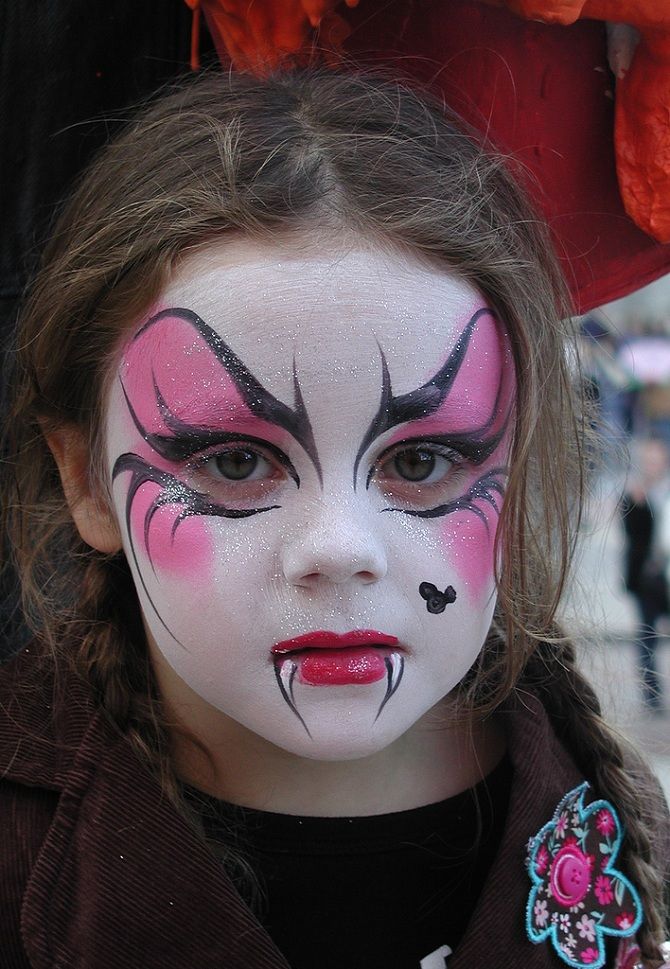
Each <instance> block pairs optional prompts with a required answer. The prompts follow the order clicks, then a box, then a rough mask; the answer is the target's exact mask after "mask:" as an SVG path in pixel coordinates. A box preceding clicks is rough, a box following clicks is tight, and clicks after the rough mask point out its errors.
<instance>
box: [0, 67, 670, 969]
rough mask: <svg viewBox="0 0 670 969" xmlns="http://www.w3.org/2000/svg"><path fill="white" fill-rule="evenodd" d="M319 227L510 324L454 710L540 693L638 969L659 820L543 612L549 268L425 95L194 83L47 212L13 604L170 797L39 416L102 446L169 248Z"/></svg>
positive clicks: (151, 698)
mask: <svg viewBox="0 0 670 969" xmlns="http://www.w3.org/2000/svg"><path fill="white" fill-rule="evenodd" d="M320 227H323V228H324V229H325V230H327V231H331V230H335V231H338V230H339V231H342V230H344V231H353V232H359V233H362V234H364V235H365V236H367V237H368V238H372V239H376V240H379V241H382V242H385V243H387V244H388V243H390V244H392V245H394V246H396V247H401V248H403V249H406V250H409V251H411V252H414V253H419V254H421V255H422V256H424V257H427V258H429V259H431V260H434V261H438V262H440V263H442V264H444V265H446V266H448V267H449V268H451V269H452V270H455V271H456V272H457V273H458V274H459V275H460V276H461V277H462V278H464V279H466V280H469V281H471V282H472V283H473V284H474V285H475V286H477V287H478V288H479V290H481V291H482V292H483V293H484V294H485V295H486V297H487V298H488V300H489V301H490V303H491V304H492V306H493V307H494V308H495V309H496V310H497V312H498V313H499V315H500V317H501V319H502V320H503V321H504V323H505V324H506V326H507V329H508V332H509V335H510V340H511V345H512V348H513V354H514V358H515V364H516V370H517V378H518V407H517V417H516V427H515V433H514V441H513V456H512V461H511V471H510V477H509V482H508V486H507V491H506V497H505V502H504V507H503V512H502V517H501V524H500V528H499V532H498V542H499V552H500V556H499V561H500V567H499V575H498V590H499V599H498V607H497V613H496V620H495V622H494V626H493V629H492V632H491V635H490V636H489V639H488V641H487V643H486V645H485V647H484V649H483V650H482V653H481V656H480V659H479V661H478V663H477V664H476V667H475V669H474V670H473V672H472V675H470V676H469V677H468V678H466V681H465V682H464V683H463V684H462V685H461V688H460V699H461V703H462V708H463V709H464V710H466V711H467V713H468V715H469V716H471V717H472V716H474V715H483V714H485V713H486V712H490V711H492V710H493V709H495V708H496V707H497V706H499V704H500V703H501V702H502V701H503V700H504V699H505V698H506V697H507V696H509V694H510V693H511V692H512V691H513V690H514V689H533V690H534V691H536V692H538V693H539V694H540V695H541V697H542V699H543V702H544V703H545V706H546V708H547V710H548V711H549V714H550V716H551V718H552V721H553V723H554V725H555V728H556V730H557V732H558V733H559V735H560V736H561V738H562V739H563V740H564V742H565V744H566V746H567V747H568V748H569V750H570V751H571V752H572V754H573V755H574V756H575V758H576V760H577V762H578V764H579V766H580V768H581V769H582V770H583V772H584V775H585V776H586V777H587V778H588V779H589V780H590V781H591V782H592V783H593V785H594V787H595V789H596V790H597V792H598V794H599V795H600V796H604V797H609V798H611V800H612V801H614V802H615V803H616V804H617V805H618V807H619V809H620V811H621V814H622V816H623V818H624V821H625V823H626V826H627V831H628V836H627V839H626V857H625V860H624V863H625V865H626V866H627V869H628V871H629V873H630V874H631V876H632V877H633V879H634V880H635V882H636V883H637V885H638V886H639V890H640V894H641V896H642V899H643V902H644V907H645V911H646V920H645V927H644V928H643V929H642V930H641V933H640V938H641V942H642V946H643V951H644V953H645V955H646V957H647V958H648V960H649V964H650V965H652V964H654V959H656V958H657V956H658V950H657V947H656V943H657V942H658V941H659V940H660V939H661V937H662V916H661V911H662V899H661V895H662V885H661V883H660V878H659V876H658V875H657V874H656V873H655V871H654V869H653V867H652V837H653V825H652V822H651V820H650V818H644V817H640V805H641V798H640V795H639V788H637V789H636V788H635V787H634V784H633V779H632V777H631V775H630V773H629V772H628V771H627V770H626V769H625V768H624V763H623V757H622V751H621V748H620V746H619V744H618V743H617V741H616V739H615V737H614V735H613V734H612V733H611V732H610V730H609V729H608V728H607V727H606V725H605V724H604V722H603V721H602V720H601V718H600V709H599V705H598V701H597V699H596V697H595V695H594V693H593V691H592V690H591V688H590V687H589V686H588V685H587V684H586V683H585V681H584V680H583V678H582V677H581V675H580V673H579V672H578V671H577V669H576V665H575V655H574V647H573V645H572V644H571V643H570V642H569V641H568V640H567V639H566V638H565V637H562V636H561V635H560V633H559V631H558V630H557V628H556V625H555V621H554V615H555V612H556V608H557V605H558V602H559V599H560V596H561V592H562V590H563V586H564V583H565V580H566V575H567V570H568V566H569V563H570V559H571V555H572V548H573V540H574V538H573V537H574V530H573V520H574V515H575V514H578V511H579V501H580V497H581V493H582V489H583V482H582V477H581V466H582V454H581V451H582V446H583V445H582V442H583V439H584V433H583V432H584V418H583V416H582V414H581V411H580V407H579V406H578V401H577V400H576V396H575V391H574V381H573V380H572V379H571V376H570V371H569V364H568V361H567V359H566V355H565V341H566V339H567V338H568V337H569V333H568V327H567V325H566V324H564V323H563V322H562V319H564V318H566V317H567V316H568V313H567V310H566V307H567V303H566V301H565V298H564V295H563V294H564V288H563V283H562V280H561V276H560V273H559V272H558V270H557V268H556V264H555V262H554V259H553V256H552V255H551V245H550V244H549V239H548V235H547V232H546V229H545V227H544V226H543V224H542V223H541V221H539V220H538V219H537V218H536V216H535V215H534V213H533V211H532V209H531V208H530V207H529V205H528V203H527V202H526V201H525V198H524V196H523V194H522V193H521V192H520V191H519V189H518V187H517V184H516V182H515V181H514V179H513V178H512V177H511V176H510V174H509V172H508V166H507V163H506V161H505V160H504V159H502V158H501V157H500V156H496V155H495V154H493V153H490V152H487V151H483V150H482V149H481V147H480V146H478V144H477V143H476V141H475V140H473V139H472V137H471V136H470V135H469V134H467V133H464V132H463V128H462V125H460V123H458V122H457V121H456V120H455V119H453V118H451V117H449V115H448V113H447V112H445V111H444V110H443V108H442V107H441V106H439V105H436V104H433V103H432V102H431V101H430V99H429V98H427V97H425V96H424V95H421V96H418V95H417V94H415V93H413V92H412V91H410V90H408V89H407V88H406V87H404V86H403V85H400V84H397V83H394V82H390V81H386V80H382V79H378V78H377V79H375V78H370V77H365V78H363V77H360V76H356V75H355V74H354V73H349V74H343V73H337V72H331V71H322V72H320V71H308V72H295V73H287V74H284V75H281V76H277V77H274V78H270V79H269V80H263V81H260V80H256V79H254V78H251V77H245V76H230V77H227V76H220V75H214V76H209V77H201V78H199V79H197V80H196V81H195V82H193V83H190V84H188V85H187V86H184V87H182V88H180V89H177V90H176V91H174V92H172V93H171V94H170V95H169V96H167V97H165V98H162V99H159V100H157V101H156V103H155V104H153V106H150V107H149V108H148V109H146V110H145V111H144V112H143V113H141V114H140V115H139V116H138V117H137V118H136V120H135V121H134V122H133V123H132V124H130V125H129V126H128V128H127V129H126V130H125V132H124V133H123V134H122V136H121V137H119V138H117V139H116V140H115V141H113V142H112V143H111V144H110V145H109V146H107V147H106V148H105V150H104V151H103V152H102V154H101V155H100V157H99V158H98V160H97V161H96V162H95V164H94V165H93V166H92V167H91V168H90V169H89V171H88V173H87V174H86V176H85V178H84V179H83V181H82V182H81V184H80V186H79V188H78V190H77V191H76V192H75V194H74V196H73V197H72V199H71V201H70V202H69V204H68V205H67V207H66V208H65V210H64V212H63V213H62V215H61V218H60V220H59V221H58V223H57V226H56V229H55V231H54V233H53V237H52V239H51V242H50V244H49V245H48V247H47V249H46V252H45V255H44V262H43V267H42V269H41V271H40V273H39V275H38V277H37V279H36V281H35V283H34V286H33V289H32V292H31V295H30V298H29V300H28V302H27V305H26V307H25V311H24V313H23V318H22V323H21V328H20V333H19V343H18V346H19V349H18V354H17V360H16V382H15V393H14V404H13V410H12V413H11V415H10V417H9V428H10V448H11V451H10V456H11V462H12V466H13V479H12V481H11V482H10V485H9V487H10V490H11V494H10V495H9V496H8V500H6V514H7V517H8V519H9V523H8V524H9V527H10V534H11V537H12V541H13V543H14V547H15V554H16V560H17V563H18V568H19V571H20V574H21V578H22V587H23V597H24V609H25V614H26V616H27V618H28V621H29V622H30V623H32V625H33V627H34V628H35V629H36V630H37V632H38V633H39V635H40V637H41V638H42V639H43V640H45V641H46V643H47V644H48V645H49V646H50V647H51V649H52V650H53V652H54V654H58V655H59V657H60V658H61V660H62V661H64V662H70V663H71V664H73V665H74V667H75V668H76V669H77V670H78V671H79V673H81V674H83V675H84V676H85V677H87V679H88V680H89V682H90V683H91V684H92V686H93V688H94V690H95V691H96V693H97V695H98V697H99V699H100V702H101V703H102V705H103V706H104V707H105V709H106V710H107V711H108V713H109V715H110V717H111V718H112V719H113V721H114V722H115V723H116V724H117V725H118V727H119V728H120V729H122V730H123V731H125V732H126V733H127V734H128V736H129V738H130V740H131V742H132V743H133V744H134V746H135V748H136V749H137V750H138V751H139V752H140V753H141V755H142V756H143V757H144V758H145V759H146V760H147V761H148V762H149V763H150V764H151V765H152V766H153V768H154V769H155V770H156V771H157V772H158V773H159V774H160V776H161V778H162V781H163V783H164V786H165V788H166V790H169V791H171V792H172V794H173V796H175V797H176V793H175V792H176V791H177V785H176V782H175V778H174V776H173V773H172V770H171V763H170V755H169V744H168V731H167V729H166V724H165V722H164V720H163V719H162V713H161V707H160V701H159V699H158V697H157V696H156V695H155V689H154V686H153V680H152V676H151V670H150V666H149V662H148V657H147V653H146V650H145V648H144V647H143V645H142V644H143V637H142V635H141V632H140V627H139V619H138V608H139V607H137V599H136V596H135V593H134V590H133V587H132V580H131V579H130V576H129V572H128V569H127V566H126V565H125V561H124V560H123V558H122V557H121V556H117V557H106V556H104V555H101V554H100V553H97V552H95V551H92V550H91V549H89V548H87V547H86V546H85V545H84V543H83V542H82V540H81V539H80V538H79V536H78V534H77V532H76V530H75V528H74V525H73V522H72V520H71V518H70V515H69V513H68V510H67V508H66V505H65V502H64V497H63V492H62V489H61V486H60V482H59V478H58V474H57V472H56V468H55V465H54V462H53V459H52V457H51V454H50V452H49V450H48V448H47V446H46V443H45V439H44V435H43V431H44V430H46V431H48V430H50V429H53V428H56V427H58V426H61V425H63V424H65V423H68V422H73V423H76V424H78V425H79V426H80V427H82V428H83V429H84V430H85V431H86V432H87V434H88V436H89V440H90V444H91V454H92V455H95V454H96V453H98V452H99V441H98V434H99V430H100V426H101V414H100V406H101V399H102V396H103V394H102V390H103V386H104V381H105V376H106V373H107V370H108V367H109V361H110V359H111V357H112V354H113V352H114V350H115V348H116V347H117V346H118V344H119V340H120V336H121V334H122V332H123V331H124V330H125V329H127V328H128V327H129V326H131V325H133V323H135V322H136V321H138V320H139V319H140V317H141V316H142V314H144V313H145V312H146V311H147V310H148V308H149V307H150V306H151V304H152V303H153V302H154V300H155V299H156V298H157V297H158V295H159V293H160V291H161V289H162V287H163V286H164V284H165V282H166V281H167V279H168V277H169V274H170V271H171V269H172V267H173V266H174V264H175V261H176V260H177V258H178V257H179V255H180V254H182V253H184V252H185V250H188V249H190V248H192V247H196V246H200V245H202V244H203V243H204V242H206V241H207V240H208V239H210V238H213V237H221V236H222V235H224V234H225V233H245V234H252V235H254V236H257V237H262V238H267V239H277V236H278V234H281V233H286V232H288V231H296V230H297V231H299V230H300V229H304V228H309V229H310V230H312V231H313V230H314V229H317V230H318V229H319V228H320ZM91 473H92V474H95V469H94V467H93V465H92V470H91ZM98 477H100V476H98ZM100 500H101V501H105V500H106V496H105V490H104V487H103V486H102V485H101V487H100ZM119 603H122V608H120V606H119ZM130 603H135V607H136V608H135V612H134V614H133V613H132V610H131V609H129V604H130ZM129 613H130V615H129ZM65 642H66V643H67V650H65V649H64V648H63V643H65Z"/></svg>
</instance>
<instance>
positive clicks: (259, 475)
mask: <svg viewBox="0 0 670 969" xmlns="http://www.w3.org/2000/svg"><path fill="white" fill-rule="evenodd" d="M290 467H291V466H290V464H288V460H287V464H286V466H284V464H283V462H282V461H280V460H279V459H278V458H276V457H273V456H272V454H270V453H269V452H264V450H263V449H262V448H261V447H256V446H252V445H250V444H247V443H241V444H237V443H236V444H234V445H230V446H228V447H225V448H220V449H219V450H217V451H213V452H210V453H209V454H204V455H201V456H200V457H199V458H196V460H195V461H193V462H192V463H191V465H190V467H189V468H187V469H186V480H187V483H188V484H189V485H190V486H191V487H193V488H195V489H196V490H197V491H199V492H200V493H201V494H206V495H210V496H211V498H212V499H213V500H214V501H220V502H221V503H222V504H228V503H242V504H246V503H249V502H257V501H262V500H263V498H264V496H266V495H269V494H270V493H271V492H273V491H274V490H275V489H276V488H277V487H279V486H280V485H281V484H283V483H284V481H286V479H287V478H288V477H292V476H293V475H291V473H290Z"/></svg>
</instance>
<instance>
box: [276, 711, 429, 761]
mask: <svg viewBox="0 0 670 969" xmlns="http://www.w3.org/2000/svg"><path fill="white" fill-rule="evenodd" d="M349 712H350V711H349ZM306 723H307V725H308V727H309V735H308V734H307V732H306V731H305V730H304V729H302V728H301V727H300V725H299V724H298V727H299V728H300V729H299V730H292V731H290V735H288V734H287V732H286V731H282V735H281V736H275V737H274V738H273V743H275V744H276V745H277V746H278V747H281V748H283V749H284V750H286V751H287V752H288V753H292V754H295V755H296V756H298V757H305V758H307V759H308V760H321V761H331V762H332V761H348V760H360V759H362V758H364V757H372V756H373V755H374V754H377V753H379V752H380V751H382V750H385V749H386V748H387V747H390V746H391V745H392V744H393V743H394V742H395V741H396V740H398V738H399V737H401V736H402V735H403V734H404V733H405V732H406V730H407V729H408V728H409V727H410V726H411V723H399V722H398V721H397V720H395V718H390V717H389V718H388V719H387V720H386V722H385V723H384V724H380V723H379V722H377V723H374V722H372V723H371V721H370V718H369V717H364V718H363V717H361V718H352V717H351V716H348V717H346V718H342V719H340V718H337V717H333V718H331V719H330V720H326V719H325V718H324V717H322V716H320V717H318V718H312V719H311V720H309V721H307V720H306Z"/></svg>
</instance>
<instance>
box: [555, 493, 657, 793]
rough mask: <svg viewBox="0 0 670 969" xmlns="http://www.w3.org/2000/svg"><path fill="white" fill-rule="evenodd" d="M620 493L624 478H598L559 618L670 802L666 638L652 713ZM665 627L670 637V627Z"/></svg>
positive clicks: (610, 712)
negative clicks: (625, 554) (626, 574)
mask: <svg viewBox="0 0 670 969" xmlns="http://www.w3.org/2000/svg"><path fill="white" fill-rule="evenodd" d="M621 488H622V480H617V479H616V478H615V477H612V478H611V479H603V480H602V481H601V482H600V483H599V485H598V487H597V489H596V493H595V494H594V497H593V499H592V500H591V502H590V503H589V507H588V509H587V514H586V520H585V522H584V525H583V527H582V530H581V532H580V539H581V540H580V546H579V551H578V555H577V561H576V564H575V576H574V580H573V583H572V586H571V588H570V591H569V594H568V596H567V598H566V602H565V605H564V607H563V610H562V620H563V623H564V625H565V626H566V628H567V629H568V630H569V631H570V632H571V633H572V634H573V635H575V636H576V638H577V641H578V643H579V655H580V662H581V665H582V669H583V670H584V672H585V673H586V674H587V675H588V676H589V678H590V679H591V680H592V682H593V683H594V684H595V687H596V690H597V692H598V694H599V696H600V698H601V700H602V703H603V710H604V713H605V715H606V716H607V718H608V719H609V720H610V722H612V723H613V724H614V725H615V727H616V728H617V729H618V730H620V732H621V733H622V734H624V735H625V736H626V737H628V738H629V739H631V740H633V741H634V742H635V744H636V745H637V746H638V747H639V748H640V749H641V750H642V751H643V753H644V754H645V755H646V756H647V758H648V760H649V761H650V762H651V765H652V767H653V769H654V771H655V772H656V774H657V775H658V777H659V779H660V781H661V783H662V785H663V788H664V790H665V794H666V798H667V799H668V801H669V803H670V637H669V638H668V639H667V640H665V641H664V642H663V643H662V644H661V645H659V648H658V651H657V659H658V663H659V670H660V672H661V677H662V682H663V688H664V696H663V701H664V702H663V707H662V712H661V713H658V714H655V715H650V714H649V713H648V712H647V711H646V709H645V707H644V705H643V703H642V700H641V690H640V685H639V674H638V671H637V666H636V659H637V655H636V649H635V646H634V637H635V628H636V624H637V621H638V620H637V612H636V608H635V602H634V600H633V599H632V598H631V597H630V596H629V594H628V593H627V592H626V590H625V588H624V585H623V579H622V551H621V550H622V544H623V537H622V529H621V523H620V521H619V518H618V514H617V502H618V497H619V494H620V493H621ZM667 629H668V632H669V633H670V623H669V625H668V627H667Z"/></svg>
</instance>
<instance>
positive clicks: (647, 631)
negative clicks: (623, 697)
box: [621, 438, 670, 713]
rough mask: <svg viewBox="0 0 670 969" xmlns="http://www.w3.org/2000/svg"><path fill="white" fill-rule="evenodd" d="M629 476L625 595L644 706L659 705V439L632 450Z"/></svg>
mask: <svg viewBox="0 0 670 969" xmlns="http://www.w3.org/2000/svg"><path fill="white" fill-rule="evenodd" d="M634 458H635V460H634V463H633V467H634V473H633V474H631V477H630V479H629V480H628V482H627V484H626V490H625V492H624V495H623V497H622V502H621V510H622V517H623V527H624V537H625V543H624V566H625V582H626V588H627V590H628V591H629V592H630V593H631V594H632V595H633V597H634V598H635V601H636V603H637V607H638V610H639V614H640V621H641V626H640V630H639V633H638V638H637V646H638V651H639V659H640V671H641V674H642V691H643V699H644V703H645V707H646V708H647V709H648V710H649V711H651V712H654V713H656V712H659V711H660V709H661V706H662V700H661V683H660V679H659V674H658V665H657V657H656V652H657V646H658V641H659V634H658V631H657V625H658V622H659V620H660V619H661V618H662V617H664V616H667V615H668V614H669V613H670V602H669V599H668V582H667V575H666V573H667V570H668V563H669V560H670V554H669V553H670V454H669V453H668V448H667V445H666V444H665V442H664V441H663V440H661V439H660V438H647V439H644V440H639V441H637V442H636V444H635V445H634Z"/></svg>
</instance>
